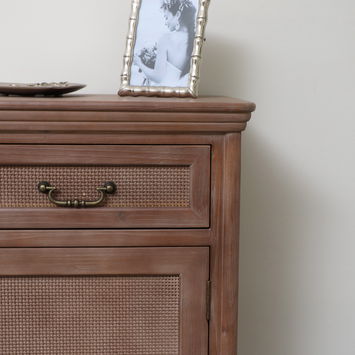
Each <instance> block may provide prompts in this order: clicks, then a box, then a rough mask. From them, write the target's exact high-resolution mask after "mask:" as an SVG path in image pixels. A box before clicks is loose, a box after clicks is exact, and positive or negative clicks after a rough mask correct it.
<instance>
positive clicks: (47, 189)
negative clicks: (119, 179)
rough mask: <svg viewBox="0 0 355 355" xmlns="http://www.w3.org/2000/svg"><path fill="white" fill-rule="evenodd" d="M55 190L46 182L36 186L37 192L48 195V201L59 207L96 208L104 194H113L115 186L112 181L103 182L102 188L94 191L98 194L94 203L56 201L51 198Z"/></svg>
mask: <svg viewBox="0 0 355 355" xmlns="http://www.w3.org/2000/svg"><path fill="white" fill-rule="evenodd" d="M56 190H57V188H56V187H55V186H51V184H50V183H49V182H47V181H41V182H40V183H39V184H38V191H39V192H42V193H44V194H48V200H49V201H51V202H52V203H54V204H55V205H57V206H59V207H76V208H80V207H96V206H98V205H100V203H101V202H102V201H103V200H104V199H105V196H106V194H114V193H115V192H116V190H117V187H116V184H115V183H114V182H112V181H109V182H105V184H104V186H102V187H98V188H96V190H97V191H98V192H99V193H100V198H99V199H98V200H96V201H79V200H73V201H70V200H69V201H58V200H56V199H54V198H53V193H54V191H56Z"/></svg>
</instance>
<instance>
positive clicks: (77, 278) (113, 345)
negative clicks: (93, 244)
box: [0, 247, 209, 355]
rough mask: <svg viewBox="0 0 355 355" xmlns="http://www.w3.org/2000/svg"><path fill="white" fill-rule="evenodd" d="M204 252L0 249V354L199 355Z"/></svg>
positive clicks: (202, 353) (204, 339)
mask: <svg viewBox="0 0 355 355" xmlns="http://www.w3.org/2000/svg"><path fill="white" fill-rule="evenodd" d="M208 274H209V250H208V248H206V247H199V248H187V247H184V248H58V249H57V248H33V249H22V248H16V249H12V248H9V249H0V289H1V292H0V319H1V321H0V334H1V341H0V353H1V354H4V355H5V354H8V355H10V354H18V355H26V354H76V355H80V354H81V355H90V354H92V355H94V354H95V355H97V354H100V355H105V354H107V355H108V354H118V355H128V354H132V355H158V354H159V355H192V354H193V355H207V353H208V350H207V349H208V322H207V320H206V309H207V304H206V298H207V295H206V282H207V280H208Z"/></svg>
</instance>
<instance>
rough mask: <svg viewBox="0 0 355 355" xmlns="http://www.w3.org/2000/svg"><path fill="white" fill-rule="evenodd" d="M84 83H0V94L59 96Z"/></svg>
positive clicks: (74, 89)
mask: <svg viewBox="0 0 355 355" xmlns="http://www.w3.org/2000/svg"><path fill="white" fill-rule="evenodd" d="M85 86H86V85H84V84H74V83H68V82H67V81H64V82H59V83H33V84H21V83H0V94H2V95H20V96H36V95H43V96H60V95H64V94H68V93H70V92H74V91H77V90H80V89H82V88H84V87H85Z"/></svg>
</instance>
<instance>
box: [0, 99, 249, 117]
mask: <svg viewBox="0 0 355 355" xmlns="http://www.w3.org/2000/svg"><path fill="white" fill-rule="evenodd" d="M254 110H255V104H253V103H251V102H248V101H244V100H240V99H234V98H230V97H221V96H218V97H213V96H205V97H200V98H197V99H185V98H152V97H120V96H118V95H66V96H64V97H18V96H0V111H108V112H120V111H121V112H130V111H131V112H143V111H145V112H201V113H202V112H206V113H213V112H215V113H246V112H252V111H254Z"/></svg>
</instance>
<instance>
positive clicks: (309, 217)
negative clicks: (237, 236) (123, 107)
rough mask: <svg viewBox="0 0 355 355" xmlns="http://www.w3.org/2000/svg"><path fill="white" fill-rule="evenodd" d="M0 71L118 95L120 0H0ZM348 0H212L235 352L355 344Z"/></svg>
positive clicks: (212, 85) (354, 129)
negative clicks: (240, 120)
mask: <svg viewBox="0 0 355 355" xmlns="http://www.w3.org/2000/svg"><path fill="white" fill-rule="evenodd" d="M1 5H2V6H1V13H0V33H1V41H0V44H1V47H0V48H1V49H0V51H1V59H0V61H1V62H0V63H1V65H0V81H3V82H6V81H13V82H16V81H18V82H39V81H71V82H83V83H86V84H88V87H87V89H85V90H84V91H82V93H84V92H87V93H116V92H117V90H118V87H119V75H120V72H121V67H122V55H123V50H124V46H125V37H126V34H127V27H128V26H127V24H128V16H129V13H130V0H105V1H102V0H100V1H99V0H85V1H84V0H61V1H49V0H26V1H25V0H1ZM354 15H355V2H354V1H353V0H298V1H294V0H293V1H290V0H268V1H265V0H248V1H245V0H240V1H234V0H212V1H211V7H210V13H209V23H208V26H207V34H206V35H207V42H206V45H205V48H204V59H203V65H202V73H201V74H202V79H201V85H200V89H201V90H200V91H201V94H213V95H228V96H235V97H240V98H244V99H248V100H251V101H254V102H256V104H257V111H256V113H255V114H254V115H253V119H252V121H251V122H250V124H249V126H248V129H247V131H246V132H245V133H244V138H243V167H242V168H243V170H242V213H241V244H240V300H239V305H240V313H239V355H354V354H355V257H354V256H355V225H354V219H355V216H354V200H355V199H354V197H355V196H354V195H355V167H354V152H355V108H354V99H355V89H354V83H355V40H354V36H355V21H354Z"/></svg>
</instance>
